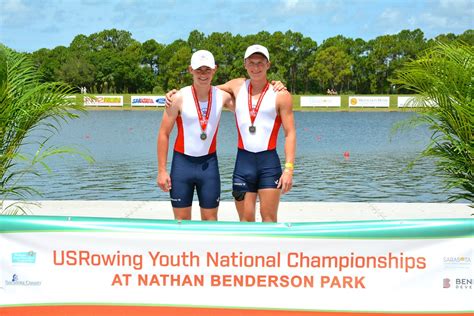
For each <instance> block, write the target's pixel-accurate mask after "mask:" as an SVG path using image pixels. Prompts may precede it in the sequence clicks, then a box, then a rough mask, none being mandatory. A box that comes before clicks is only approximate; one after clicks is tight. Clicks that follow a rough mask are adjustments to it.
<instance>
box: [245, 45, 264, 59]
mask: <svg viewBox="0 0 474 316" xmlns="http://www.w3.org/2000/svg"><path fill="white" fill-rule="evenodd" d="M255 53H258V54H262V55H263V56H265V57H266V58H267V60H270V54H269V53H268V49H267V48H266V47H265V46H262V45H252V46H249V47H247V50H246V51H245V55H244V59H247V58H249V57H250V56H251V55H253V54H255Z"/></svg>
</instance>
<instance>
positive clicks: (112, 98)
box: [84, 95, 123, 106]
mask: <svg viewBox="0 0 474 316" xmlns="http://www.w3.org/2000/svg"><path fill="white" fill-rule="evenodd" d="M84 105H85V106H123V96H121V95H95V96H93V97H88V96H84Z"/></svg>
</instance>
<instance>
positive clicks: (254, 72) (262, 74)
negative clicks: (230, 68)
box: [244, 54, 270, 79]
mask: <svg viewBox="0 0 474 316" xmlns="http://www.w3.org/2000/svg"><path fill="white" fill-rule="evenodd" d="M244 66H245V69H246V70H247V73H248V74H249V76H250V79H266V78H267V71H268V69H269V68H270V62H269V61H268V60H267V58H266V57H265V56H263V55H261V54H253V55H250V57H248V58H247V59H245V62H244Z"/></svg>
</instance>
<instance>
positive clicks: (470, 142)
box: [392, 42, 474, 206]
mask: <svg viewBox="0 0 474 316" xmlns="http://www.w3.org/2000/svg"><path fill="white" fill-rule="evenodd" d="M473 70H474V48H473V47H472V46H471V45H467V44H465V43H462V42H452V43H441V42H439V43H436V45H435V46H433V47H432V48H431V49H429V50H428V51H427V52H426V53H425V54H424V55H423V56H422V57H421V58H419V59H417V60H414V61H411V62H409V63H407V64H406V65H405V66H404V68H403V69H401V70H399V71H397V72H396V74H397V78H396V79H394V80H392V82H393V83H395V84H400V85H402V87H403V88H407V89H409V90H411V91H414V92H415V93H416V94H417V96H416V97H414V98H413V104H414V105H415V106H417V107H419V114H420V115H419V116H417V117H416V118H415V120H416V121H417V122H418V123H423V124H427V125H428V126H429V128H430V130H431V131H432V135H431V141H430V143H429V144H428V146H427V148H426V149H425V150H424V151H423V152H422V154H421V157H434V158H436V159H435V161H436V170H437V171H438V172H439V173H440V174H441V175H443V176H444V178H445V180H446V181H445V183H446V188H447V189H450V188H454V189H456V190H455V193H452V194H451V196H450V197H449V201H456V200H460V199H464V200H468V201H470V202H471V206H474V204H472V203H473V202H474V134H473V129H474V98H473V97H474V71H473Z"/></svg>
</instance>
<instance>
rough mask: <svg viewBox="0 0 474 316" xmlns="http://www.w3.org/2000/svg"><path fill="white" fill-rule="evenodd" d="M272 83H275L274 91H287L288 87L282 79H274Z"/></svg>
mask: <svg viewBox="0 0 474 316" xmlns="http://www.w3.org/2000/svg"><path fill="white" fill-rule="evenodd" d="M272 85H273V91H275V92H279V91H286V90H287V89H286V87H285V85H284V84H283V82H281V81H275V80H272Z"/></svg>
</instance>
